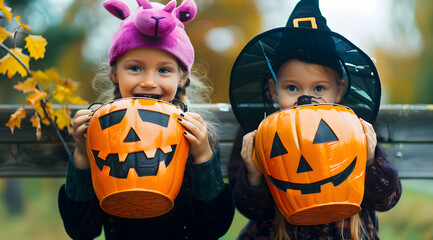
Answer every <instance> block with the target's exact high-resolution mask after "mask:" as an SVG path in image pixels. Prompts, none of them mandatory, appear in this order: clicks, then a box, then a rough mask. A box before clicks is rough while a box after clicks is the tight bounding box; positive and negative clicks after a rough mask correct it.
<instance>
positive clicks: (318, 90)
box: [314, 86, 325, 92]
mask: <svg viewBox="0 0 433 240" xmlns="http://www.w3.org/2000/svg"><path fill="white" fill-rule="evenodd" d="M324 89H325V88H324V87H322V86H317V87H315V88H314V91H315V92H322V91H323V90H324Z"/></svg>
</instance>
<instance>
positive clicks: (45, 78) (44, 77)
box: [30, 68, 60, 84]
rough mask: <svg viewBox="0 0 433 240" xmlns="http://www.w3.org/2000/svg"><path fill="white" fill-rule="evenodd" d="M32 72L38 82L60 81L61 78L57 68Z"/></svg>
mask: <svg viewBox="0 0 433 240" xmlns="http://www.w3.org/2000/svg"><path fill="white" fill-rule="evenodd" d="M30 73H31V74H32V76H33V77H34V78H35V79H36V81H37V82H38V83H42V84H44V83H49V82H59V81H60V80H59V79H60V75H59V73H58V72H57V70H56V69H54V68H50V69H48V70H46V71H45V72H44V71H41V70H38V71H36V72H35V71H30Z"/></svg>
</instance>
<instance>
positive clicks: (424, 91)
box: [377, 0, 433, 104]
mask: <svg viewBox="0 0 433 240" xmlns="http://www.w3.org/2000/svg"><path fill="white" fill-rule="evenodd" d="M392 3H393V4H392V8H393V9H392V11H391V12H392V13H393V14H394V15H393V16H392V17H393V26H392V27H393V30H394V35H395V36H394V37H395V38H397V39H399V40H400V42H401V43H402V46H400V50H406V49H408V48H410V47H409V46H410V44H411V43H410V42H409V41H413V40H414V39H416V37H417V36H415V35H416V34H415V33H417V31H414V29H417V30H418V31H419V38H420V39H419V42H420V43H419V47H418V48H417V49H414V50H412V51H403V54H402V51H390V50H387V49H384V48H378V49H377V56H378V59H379V61H378V68H379V73H380V75H381V79H382V82H383V85H384V88H386V90H387V92H386V93H387V103H390V104H394V103H414V104H418V103H419V104H425V103H430V104H431V103H433V95H432V94H431V91H432V90H433V68H432V67H431V62H433V28H432V27H431V26H432V25H433V11H432V9H433V2H432V1H430V0H415V1H412V0H394V1H393V2H392ZM401 9H405V10H406V11H409V14H413V16H411V17H408V16H402V15H401ZM411 19H413V21H412V20H411Z"/></svg>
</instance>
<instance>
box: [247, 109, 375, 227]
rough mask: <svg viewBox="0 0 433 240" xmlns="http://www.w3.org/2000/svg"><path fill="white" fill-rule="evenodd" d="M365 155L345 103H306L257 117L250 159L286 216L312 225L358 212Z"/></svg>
mask: <svg viewBox="0 0 433 240" xmlns="http://www.w3.org/2000/svg"><path fill="white" fill-rule="evenodd" d="M366 155H367V149H366V139H365V136H364V131H363V128H362V125H361V122H360V120H359V118H358V117H357V116H356V115H355V113H354V112H353V111H352V110H351V109H350V108H348V107H345V106H341V105H335V104H314V105H312V104H311V105H302V106H297V107H292V108H289V109H285V110H281V111H279V112H276V113H274V114H272V115H269V116H268V117H267V118H266V119H264V120H263V121H262V122H261V124H260V126H259V128H258V131H257V136H256V140H255V156H254V162H255V164H256V166H257V167H258V168H259V169H260V171H262V173H263V174H264V176H265V179H266V182H267V184H268V186H269V188H270V191H271V193H272V196H273V198H274V200H275V203H276V205H277V206H278V208H279V209H280V211H281V212H282V213H283V215H284V216H285V217H286V219H287V221H288V222H289V223H291V224H294V225H317V224H325V223H330V222H334V221H338V220H342V219H345V218H348V217H351V216H353V215H355V214H357V213H359V211H361V207H360V204H361V201H362V198H363V194H364V179H365V167H366V161H367V156H366Z"/></svg>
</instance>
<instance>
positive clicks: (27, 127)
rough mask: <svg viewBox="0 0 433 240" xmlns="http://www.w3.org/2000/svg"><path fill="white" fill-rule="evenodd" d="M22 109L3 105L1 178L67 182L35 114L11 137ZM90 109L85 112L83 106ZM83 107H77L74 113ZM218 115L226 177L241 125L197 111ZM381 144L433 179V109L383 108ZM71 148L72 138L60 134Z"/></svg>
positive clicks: (61, 158)
mask: <svg viewBox="0 0 433 240" xmlns="http://www.w3.org/2000/svg"><path fill="white" fill-rule="evenodd" d="M19 107H20V106H18V105H0V177H64V176H65V170H66V163H67V154H66V151H65V149H64V148H63V146H62V144H61V143H60V142H59V140H58V137H57V135H56V133H55V131H54V129H53V128H52V127H50V126H45V127H43V129H42V138H41V140H40V141H38V140H37V139H36V136H35V128H33V127H32V126H31V123H30V120H29V119H30V117H31V116H32V114H33V113H34V111H33V110H32V109H26V116H27V117H26V118H25V119H23V121H22V122H21V128H20V129H15V134H11V131H10V129H9V128H8V127H6V126H5V124H6V122H7V121H8V120H9V117H10V115H11V114H12V113H13V112H15V111H16V109H18V108H19ZM85 107H87V106H85ZM85 107H83V106H73V107H72V111H76V110H77V109H80V108H85ZM195 107H196V108H198V109H200V108H202V109H207V110H209V111H211V112H213V113H214V114H215V116H216V117H217V118H218V120H219V121H220V123H221V128H220V130H221V131H220V143H221V165H222V171H223V174H224V176H227V165H228V159H229V156H230V152H231V149H232V145H233V140H234V138H235V135H236V133H237V131H238V128H239V125H238V123H237V121H236V119H235V117H234V115H233V113H232V111H231V107H230V104H227V103H216V104H199V105H196V106H195ZM374 127H375V130H376V133H377V137H378V141H379V143H380V144H381V145H382V146H383V147H384V149H385V151H386V152H387V154H388V160H389V161H390V162H391V163H392V164H393V165H394V166H396V167H397V169H398V171H399V175H400V177H401V178H403V179H416V178H426V179H433V105H384V106H382V107H381V109H380V111H379V116H378V118H377V121H376V123H375V125H374ZM62 135H63V136H64V138H65V140H66V142H67V143H68V145H69V148H72V137H71V136H70V135H68V133H67V132H66V131H62Z"/></svg>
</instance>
